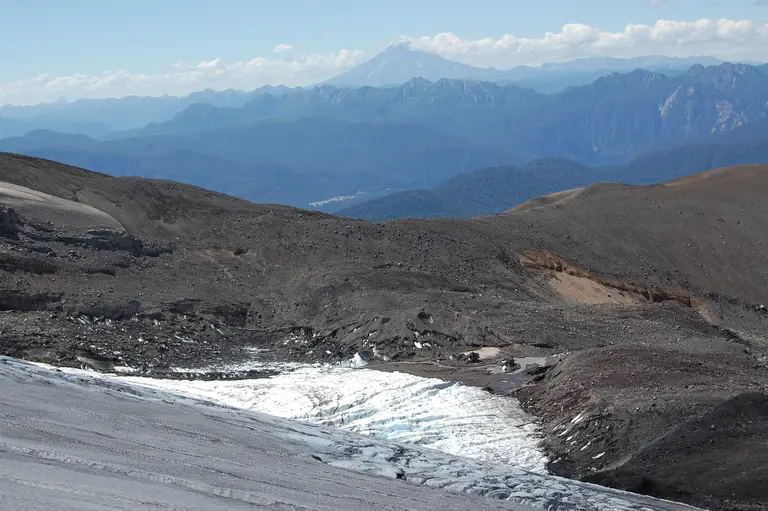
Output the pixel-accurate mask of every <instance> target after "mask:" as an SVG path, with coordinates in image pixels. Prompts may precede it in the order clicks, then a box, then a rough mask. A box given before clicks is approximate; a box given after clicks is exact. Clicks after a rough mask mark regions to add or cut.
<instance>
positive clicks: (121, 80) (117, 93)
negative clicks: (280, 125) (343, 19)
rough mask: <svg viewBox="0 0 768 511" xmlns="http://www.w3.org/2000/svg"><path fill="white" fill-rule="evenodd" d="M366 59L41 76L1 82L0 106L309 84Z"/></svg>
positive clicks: (354, 55)
mask: <svg viewBox="0 0 768 511" xmlns="http://www.w3.org/2000/svg"><path fill="white" fill-rule="evenodd" d="M365 58H366V55H365V53H364V52H362V51H352V50H341V51H340V52H338V53H335V54H330V55H318V54H309V55H303V56H299V57H297V58H294V59H286V60H281V59H270V58H266V57H256V58H254V59H252V60H248V61H241V62H232V63H227V62H224V61H223V60H221V59H215V60H210V61H203V62H200V63H198V64H196V65H185V64H175V65H174V66H172V67H171V68H170V69H169V70H168V71H166V72H165V73H160V74H142V73H136V72H131V71H126V70H118V71H105V72H104V73H101V74H98V75H83V74H72V75H67V76H50V75H47V74H41V75H39V76H36V77H34V78H30V79H26V80H20V81H16V82H6V83H1V82H0V104H17V105H28V104H35V103H40V102H50V101H57V100H59V99H61V98H64V99H67V100H73V99H80V98H104V97H122V96H128V95H147V96H158V95H162V94H171V95H183V94H188V93H190V92H193V91H198V90H202V89H207V88H213V89H227V88H235V89H243V90H251V89H255V88H256V87H260V86H262V85H266V84H286V85H311V84H314V83H318V82H320V81H323V80H326V79H328V78H330V77H332V76H335V75H337V74H340V73H343V72H344V71H346V70H348V69H351V68H352V67H354V66H356V65H358V64H360V63H361V62H363V60H365Z"/></svg>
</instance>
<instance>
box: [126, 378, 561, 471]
mask: <svg viewBox="0 0 768 511" xmlns="http://www.w3.org/2000/svg"><path fill="white" fill-rule="evenodd" d="M120 379H121V380H123V381H125V382H127V383H131V384H133V385H140V386H144V387H149V388H153V389H160V390H164V391H170V392H172V393H175V394H178V395H183V396H186V397H194V398H202V399H205V400H208V401H212V402H214V403H218V404H223V405H227V406H232V407H236V408H242V409H246V410H252V411H258V412H264V413H267V414H270V415H275V416H278V417H283V418H288V419H296V420H300V421H304V422H309V423H313V424H321V425H325V426H334V427H337V428H339V429H342V430H349V431H353V432H356V433H361V434H364V435H368V436H372V437H376V438H382V439H387V440H392V441H396V442H402V443H409V444H415V445H421V446H424V447H428V448H432V449H436V450H439V451H442V452H445V453H448V454H453V455H458V456H463V457H468V458H473V459H477V460H482V461H491V462H495V463H501V464H505V465H511V466H514V467H516V468H520V469H523V470H528V471H531V472H538V473H546V463H547V459H546V457H545V455H544V453H543V451H542V450H541V449H540V447H539V435H538V432H537V427H536V425H535V423H534V422H533V420H532V417H531V416H529V415H528V414H526V413H525V412H524V411H523V410H522V408H521V407H520V406H519V404H518V403H517V402H516V401H515V400H513V399H511V398H501V397H497V396H493V395H491V394H489V393H487V392H485V391H483V390H481V389H479V388H475V387H468V386H465V385H461V384H458V383H452V382H446V381H443V380H439V379H434V378H421V377H418V376H412V375H409V374H403V373H385V372H380V371H373V370H367V369H355V368H340V367H327V366H326V367H323V366H290V369H286V370H284V371H283V372H282V373H281V374H279V375H277V376H274V377H271V378H264V379H252V380H233V381H199V380H198V381H179V380H158V379H153V378H143V377H132V376H123V377H120Z"/></svg>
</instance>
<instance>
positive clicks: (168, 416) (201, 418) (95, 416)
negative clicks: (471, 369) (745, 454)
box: [0, 357, 694, 511]
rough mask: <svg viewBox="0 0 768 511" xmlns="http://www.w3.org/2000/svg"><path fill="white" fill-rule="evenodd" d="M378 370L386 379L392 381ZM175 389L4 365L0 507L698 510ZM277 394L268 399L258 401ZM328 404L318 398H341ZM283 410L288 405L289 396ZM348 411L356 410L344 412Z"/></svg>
mask: <svg viewBox="0 0 768 511" xmlns="http://www.w3.org/2000/svg"><path fill="white" fill-rule="evenodd" d="M314 369H317V368H314ZM312 370H313V369H312V368H299V369H297V370H296V371H299V372H300V371H307V372H308V373H307V375H306V376H307V377H308V376H311V375H312V373H311V372H310V371H312ZM321 372H322V373H324V374H326V375H327V377H328V378H331V379H330V380H328V382H330V381H337V380H335V378H337V377H338V375H337V374H336V373H337V372H338V371H337V370H336V369H333V368H325V369H323V370H322V371H321ZM368 373H369V372H368V371H366V372H365V373H361V372H354V371H351V370H350V371H347V372H341V374H342V376H348V377H349V378H350V380H348V382H349V383H350V384H352V383H354V385H356V386H357V387H366V386H368V384H367V383H366V380H368V379H369V376H371V377H373V376H375V374H374V375H369V374H368ZM371 373H372V372H371ZM381 374H382V375H384V376H385V378H383V380H382V381H387V380H392V376H391V374H387V373H381ZM283 376H284V375H280V376H277V377H273V378H271V379H272V380H279V379H280V378H281V377H283ZM285 376H288V375H285ZM294 377H295V376H294ZM398 378H399V377H398ZM374 379H375V378H374ZM316 380H317V379H316ZM319 380H320V381H322V378H319ZM353 380H357V381H356V382H354V381H353ZM382 381H379V382H378V383H376V384H375V385H372V386H373V387H374V388H376V389H378V393H379V394H383V393H385V392H388V391H387V390H385V387H386V385H384V386H383V385H382ZM406 381H407V380H406V379H403V380H402V382H401V383H399V384H398V385H400V386H397V385H395V386H394V387H392V390H393V391H395V392H394V393H397V392H402V390H400V389H402V388H403V387H402V386H403V385H406V383H405V382H406ZM165 383H170V382H165ZM165 383H163V384H165ZM177 383H178V384H179V385H181V386H183V385H186V389H177V390H176V391H170V390H168V389H166V388H160V387H161V386H160V385H155V384H152V382H145V381H141V380H138V381H137V379H136V378H135V377H126V376H117V375H104V374H99V373H95V372H92V371H87V370H75V369H58V368H52V367H48V366H44V365H40V364H32V363H28V362H23V361H19V360H15V359H10V358H6V357H0V389H2V390H3V392H2V393H0V508H2V509H14V510H20V511H25V510H28V509H29V510H32V509H34V510H40V511H47V510H56V511H69V510H73V511H74V510H81V509H98V510H102V509H158V508H165V507H169V508H173V509H254V508H256V509H268V510H278V509H280V510H286V509H290V510H310V511H311V510H331V509H333V510H342V511H344V510H353V509H355V510H357V509H382V510H384V509H387V510H393V509H403V510H405V509H408V510H416V511H418V510H427V509H449V510H459V509H461V510H470V511H471V510H481V509H508V510H516V511H527V510H532V509H548V510H583V511H593V510H594V511H625V510H626V511H628V510H633V511H640V510H645V511H684V510H691V509H694V508H692V507H689V506H686V505H683V504H677V503H673V502H668V501H664V500H658V499H653V498H649V497H644V496H640V495H634V494H631V493H626V492H621V491H617V490H612V489H608V488H602V487H599V486H595V485H590V484H586V483H580V482H577V481H571V480H567V479H563V478H559V477H555V476H551V475H547V474H544V473H539V472H536V471H532V470H526V469H523V468H518V467H515V466H512V465H511V464H505V463H494V462H489V461H482V460H481V459H471V458H468V457H461V456H455V455H452V454H448V453H445V452H440V451H437V450H434V449H431V448H428V447H425V446H424V445H414V444H406V443H400V442H397V441H392V440H387V439H382V438H372V437H369V436H364V435H359V434H357V433H354V432H352V431H342V430H339V429H336V428H330V427H327V426H320V425H316V424H304V423H301V422H297V421H291V420H287V419H283V418H280V417H275V416H272V415H267V414H263V413H260V412H257V411H253V408H254V407H253V406H251V407H250V408H246V407H245V406H242V405H243V403H242V402H241V406H237V407H233V406H228V405H225V404H223V402H222V401H223V400H224V399H230V400H233V402H237V400H240V399H242V395H243V394H242V392H236V391H231V394H230V396H231V397H229V398H223V399H217V400H216V401H214V400H211V399H207V398H202V397H201V396H199V395H198V397H193V395H195V394H199V391H197V390H194V389H193V390H192V391H190V387H189V385H188V384H189V383H190V382H177ZM197 383H200V382H197ZM214 383H216V382H214ZM218 383H220V382H218ZM228 383H237V382H228ZM326 383H327V382H326ZM444 383H445V382H444ZM272 384H273V385H274V382H273V383H272ZM420 385H423V388H425V389H427V388H429V387H430V385H435V384H434V383H433V382H429V383H424V382H422V383H421V384H420ZM406 387H407V385H406ZM451 387H453V386H452V385H447V386H446V387H445V388H451ZM266 388H268V387H266ZM320 388H323V385H322V384H321V385H320ZM457 388H459V387H458V386H457ZM209 390H210V389H209ZM441 391H442V389H440V388H437V387H434V386H433V387H432V388H431V390H428V391H427V390H425V392H426V393H427V394H429V393H435V394H438V395H439V394H440V392H441ZM211 392H213V391H212V390H211ZM299 392H301V391H300V390H297V394H294V395H298V393H299ZM323 392H326V391H323ZM277 393H278V394H279V393H280V392H277ZM358 393H359V392H358ZM267 394H268V391H267V390H264V393H263V394H261V398H266V395H267ZM375 394H376V393H374V395H375ZM285 395H286V396H289V394H285ZM366 395H368V394H366ZM323 396H325V394H323V393H321V395H320V400H321V401H333V399H330V400H328V399H326V398H325V397H323ZM411 396H413V393H411ZM326 397H327V396H326ZM298 401H299V402H298V403H294V404H293V408H292V409H291V412H290V413H294V414H295V413H301V412H302V411H306V410H311V409H313V407H310V405H308V404H306V403H308V402H310V401H311V399H310V401H304V400H302V399H299V400H298ZM385 401H386V399H385ZM412 401H413V399H412ZM278 402H279V403H282V405H285V406H288V405H289V404H290V397H281V398H280V399H279V400H278ZM302 403H303V404H302ZM348 404H352V405H353V407H354V403H346V404H340V405H339V406H338V408H343V407H344V406H347V405H348ZM329 406H335V405H329ZM430 406H434V404H433V405H430ZM424 408H425V409H428V408H429V407H428V406H425V407H424ZM285 414H288V412H285ZM374 416H375V414H374ZM424 417H426V415H425V416H424ZM369 418H370V417H369ZM385 420H386V421H391V419H385ZM460 429H461V428H459V430H460ZM420 435H421V436H422V437H423V438H428V437H429V434H427V433H424V432H422V433H420ZM481 457H482V456H479V458H481ZM533 465H534V467H535V465H536V462H533Z"/></svg>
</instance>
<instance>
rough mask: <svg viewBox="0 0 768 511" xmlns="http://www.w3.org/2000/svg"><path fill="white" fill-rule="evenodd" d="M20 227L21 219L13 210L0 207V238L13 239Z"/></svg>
mask: <svg viewBox="0 0 768 511" xmlns="http://www.w3.org/2000/svg"><path fill="white" fill-rule="evenodd" d="M20 225H21V218H20V217H19V215H18V213H16V211H15V210H14V209H13V208H8V207H5V206H0V236H2V237H6V238H7V237H15V236H16V233H17V231H18V230H19V226H20Z"/></svg>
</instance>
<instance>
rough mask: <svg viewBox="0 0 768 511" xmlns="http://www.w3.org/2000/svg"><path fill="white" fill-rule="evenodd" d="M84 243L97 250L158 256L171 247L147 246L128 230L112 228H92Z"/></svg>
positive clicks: (87, 233) (84, 238) (86, 234)
mask: <svg viewBox="0 0 768 511" xmlns="http://www.w3.org/2000/svg"><path fill="white" fill-rule="evenodd" d="M83 244H84V245H85V246H86V247H89V248H93V249H96V250H113V251H117V250H119V251H123V252H128V253H129V254H132V255H135V256H143V255H146V256H153V257H156V256H158V255H160V254H162V253H166V252H170V249H169V248H165V247H154V246H146V245H145V244H144V242H143V241H142V240H141V239H139V238H137V237H136V236H134V235H133V234H129V233H126V232H118V231H115V230H112V229H91V230H89V231H87V232H86V233H85V236H84V237H83Z"/></svg>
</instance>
